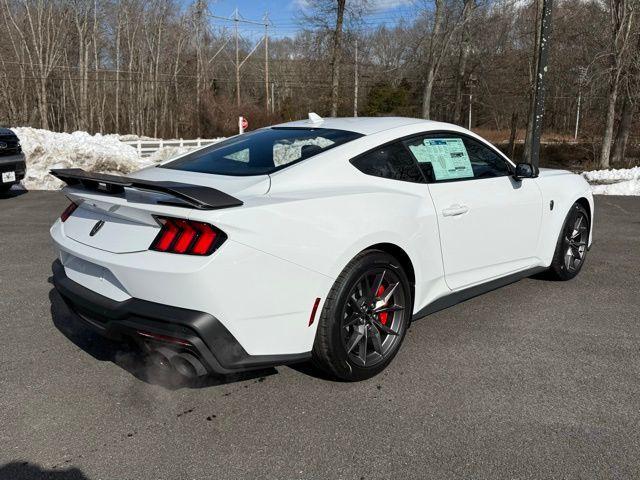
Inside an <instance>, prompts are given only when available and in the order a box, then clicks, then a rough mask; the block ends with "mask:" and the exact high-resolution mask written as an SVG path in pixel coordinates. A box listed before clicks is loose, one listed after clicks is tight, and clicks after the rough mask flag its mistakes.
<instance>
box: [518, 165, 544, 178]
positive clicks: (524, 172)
mask: <svg viewBox="0 0 640 480" xmlns="http://www.w3.org/2000/svg"><path fill="white" fill-rule="evenodd" d="M537 176H538V169H537V168H536V167H534V166H533V165H531V164H530V163H519V164H517V165H516V171H515V173H514V174H513V178H515V179H516V180H521V179H523V178H536V177H537Z"/></svg>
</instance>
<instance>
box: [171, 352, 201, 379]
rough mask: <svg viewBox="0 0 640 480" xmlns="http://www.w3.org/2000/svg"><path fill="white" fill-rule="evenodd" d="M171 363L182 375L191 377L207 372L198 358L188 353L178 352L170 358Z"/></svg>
mask: <svg viewBox="0 0 640 480" xmlns="http://www.w3.org/2000/svg"><path fill="white" fill-rule="evenodd" d="M171 365H172V366H173V368H175V369H176V371H177V372H178V373H179V374H180V375H182V376H183V377H186V378H189V379H192V378H197V377H202V376H204V375H206V374H207V370H206V368H204V365H203V364H202V362H201V361H200V360H198V359H197V358H196V357H194V356H193V355H191V354H190V353H179V354H177V355H175V356H173V357H172V358H171Z"/></svg>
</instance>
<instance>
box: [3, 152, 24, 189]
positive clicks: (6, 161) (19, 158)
mask: <svg viewBox="0 0 640 480" xmlns="http://www.w3.org/2000/svg"><path fill="white" fill-rule="evenodd" d="M4 172H15V174H16V179H15V181H11V182H7V183H3V182H2V175H1V174H2V173H4ZM26 173H27V164H26V162H25V159H24V154H23V153H18V154H15V155H7V156H0V185H7V184H14V183H18V182H19V181H20V180H22V179H23V178H24V177H25V175H26Z"/></svg>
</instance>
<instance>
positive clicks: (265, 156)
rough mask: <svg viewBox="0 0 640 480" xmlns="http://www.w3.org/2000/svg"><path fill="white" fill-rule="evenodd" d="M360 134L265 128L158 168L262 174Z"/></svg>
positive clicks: (318, 129) (322, 129) (339, 131)
mask: <svg viewBox="0 0 640 480" xmlns="http://www.w3.org/2000/svg"><path fill="white" fill-rule="evenodd" d="M361 136H362V135H361V134H359V133H355V132H348V131H345V130H333V129H329V128H266V129H262V130H256V131H255V132H251V133H246V134H244V135H238V136H237V137H233V138H230V139H228V140H224V141H222V142H219V143H216V144H213V145H211V146H209V147H207V148H204V149H202V150H198V151H196V152H193V153H191V154H188V155H185V156H184V157H181V158H178V159H177V160H174V161H172V162H169V163H165V164H164V165H161V167H162V168H171V169H173V170H186V171H189V172H200V173H213V174H217V175H264V174H267V173H272V172H275V171H276V170H280V169H281V168H285V167H287V166H288V165H291V164H292V163H295V162H299V161H301V160H305V159H307V158H310V157H313V156H314V155H317V154H318V153H321V152H325V151H327V150H329V149H331V148H333V147H337V146H338V145H342V144H343V143H346V142H349V141H351V140H355V139H356V138H359V137H361Z"/></svg>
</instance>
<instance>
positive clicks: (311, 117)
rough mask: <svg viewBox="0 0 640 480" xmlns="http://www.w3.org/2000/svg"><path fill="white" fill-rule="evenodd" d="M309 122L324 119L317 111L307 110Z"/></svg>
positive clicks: (318, 121) (322, 120)
mask: <svg viewBox="0 0 640 480" xmlns="http://www.w3.org/2000/svg"><path fill="white" fill-rule="evenodd" d="M309 122H311V123H320V122H324V119H323V118H322V117H321V116H320V115H318V114H317V113H314V112H309Z"/></svg>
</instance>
